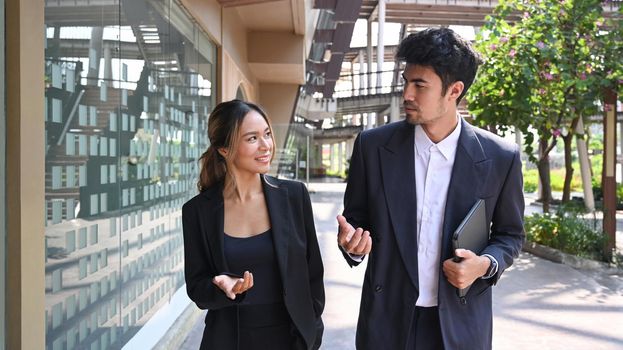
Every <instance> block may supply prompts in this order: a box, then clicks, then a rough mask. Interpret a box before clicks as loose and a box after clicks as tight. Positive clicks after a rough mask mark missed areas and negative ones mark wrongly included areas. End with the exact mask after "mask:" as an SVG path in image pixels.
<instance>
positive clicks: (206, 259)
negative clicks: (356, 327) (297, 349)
mask: <svg viewBox="0 0 623 350" xmlns="http://www.w3.org/2000/svg"><path fill="white" fill-rule="evenodd" d="M262 186H263V190H264V197H265V199H266V205H267V207H268V213H269V215H270V223H271V229H272V232H273V243H274V246H275V253H276V255H277V262H278V265H279V273H280V275H281V282H282V285H283V291H282V292H283V301H284V303H285V306H286V308H287V310H288V312H289V314H290V318H291V319H292V321H293V323H294V325H295V326H296V328H297V330H298V332H300V334H301V336H302V338H303V339H304V340H305V343H306V347H307V349H317V348H318V347H320V343H321V341H322V332H323V329H324V326H323V323H322V319H321V317H320V316H321V314H322V310H323V309H324V301H325V296H324V285H323V273H324V269H323V265H322V259H321V257H320V250H319V248H318V241H317V238H316V229H315V227H314V219H313V214H312V207H311V202H310V199H309V194H308V192H307V189H306V188H305V186H304V185H303V184H302V183H300V182H295V181H288V180H279V179H276V178H273V177H270V176H262ZM223 208H224V206H223V186H222V184H219V185H215V186H213V187H210V188H208V189H207V190H205V191H203V192H201V193H200V194H198V195H197V196H195V197H194V198H192V199H191V200H189V201H188V202H186V203H185V204H184V206H183V207H182V224H183V230H184V263H185V268H184V272H185V279H186V291H187V292H188V296H189V297H190V299H191V300H192V301H194V302H195V304H197V306H198V307H199V308H201V309H208V310H209V311H208V314H207V316H206V319H205V323H206V327H205V331H204V336H203V341H202V349H235V348H237V343H238V328H237V324H238V319H237V312H238V307H237V305H238V304H239V303H240V301H241V300H243V299H244V294H241V295H238V296H237V297H236V299H235V300H231V299H229V298H227V297H226V296H225V294H224V293H223V292H222V291H221V290H220V289H219V288H218V287H217V286H215V285H214V284H213V283H212V278H214V276H216V275H220V274H224V273H229V271H230V270H229V268H228V266H227V261H226V260H225V255H224V253H223V232H224V231H223V222H224V210H223ZM232 306H234V307H232Z"/></svg>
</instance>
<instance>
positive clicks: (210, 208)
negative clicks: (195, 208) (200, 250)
mask: <svg viewBox="0 0 623 350" xmlns="http://www.w3.org/2000/svg"><path fill="white" fill-rule="evenodd" d="M203 195H204V196H205V197H206V200H205V201H203V202H201V203H202V207H201V211H200V213H201V215H199V218H200V220H201V227H202V228H203V234H204V237H205V239H206V241H207V243H208V249H209V250H210V256H211V257H212V259H213V263H214V267H215V268H216V269H217V272H218V273H220V272H228V271H229V267H228V265H227V260H226V259H225V252H224V249H223V239H224V237H223V235H224V221H225V210H224V202H223V187H222V185H217V186H212V187H211V188H209V189H207V190H206V191H205V192H204V193H203Z"/></svg>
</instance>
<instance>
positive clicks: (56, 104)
mask: <svg viewBox="0 0 623 350" xmlns="http://www.w3.org/2000/svg"><path fill="white" fill-rule="evenodd" d="M52 121H53V122H55V123H60V122H62V121H63V101H61V100H59V99H57V98H53V99H52Z"/></svg>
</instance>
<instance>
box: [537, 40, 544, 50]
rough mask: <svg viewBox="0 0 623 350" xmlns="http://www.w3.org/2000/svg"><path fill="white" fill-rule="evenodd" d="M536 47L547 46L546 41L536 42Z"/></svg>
mask: <svg viewBox="0 0 623 350" xmlns="http://www.w3.org/2000/svg"><path fill="white" fill-rule="evenodd" d="M536 47H538V48H539V49H543V48H544V47H545V43H544V42H542V41H539V42H538V43H536Z"/></svg>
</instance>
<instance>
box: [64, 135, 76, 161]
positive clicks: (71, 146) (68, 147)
mask: <svg viewBox="0 0 623 350" xmlns="http://www.w3.org/2000/svg"><path fill="white" fill-rule="evenodd" d="M65 154H66V155H68V156H73V155H75V154H76V138H75V137H74V134H72V133H69V132H68V133H67V134H65Z"/></svg>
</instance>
